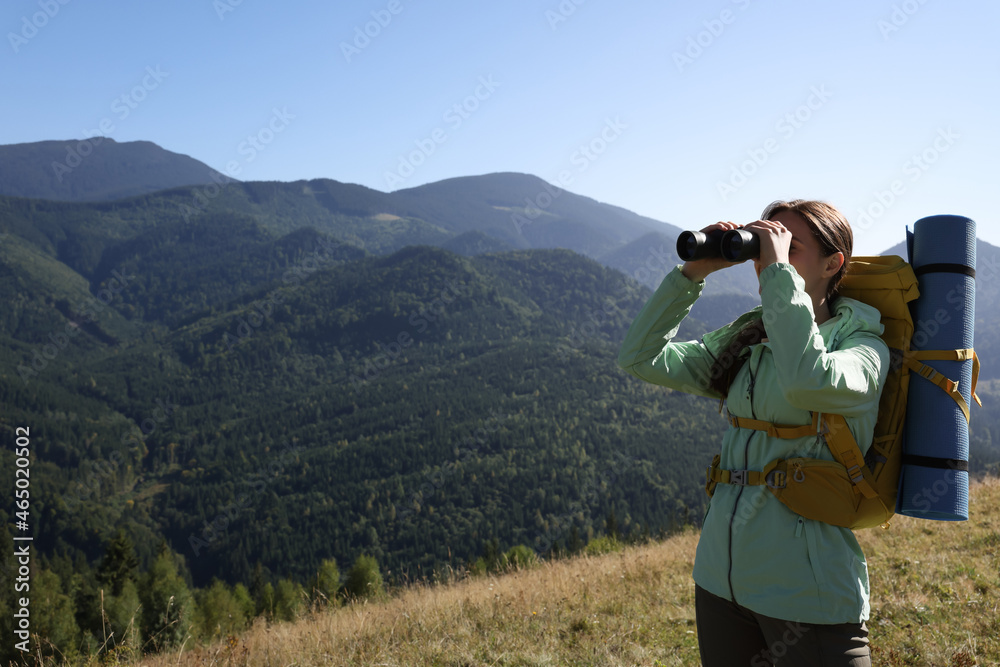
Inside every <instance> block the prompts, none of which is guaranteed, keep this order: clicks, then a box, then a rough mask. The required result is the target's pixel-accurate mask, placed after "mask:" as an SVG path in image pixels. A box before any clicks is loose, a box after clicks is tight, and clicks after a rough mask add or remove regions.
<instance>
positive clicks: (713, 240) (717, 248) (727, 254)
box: [677, 229, 760, 262]
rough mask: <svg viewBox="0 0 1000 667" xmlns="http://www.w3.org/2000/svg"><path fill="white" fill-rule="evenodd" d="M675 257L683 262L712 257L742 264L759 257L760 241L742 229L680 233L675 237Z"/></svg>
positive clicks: (754, 235)
mask: <svg viewBox="0 0 1000 667" xmlns="http://www.w3.org/2000/svg"><path fill="white" fill-rule="evenodd" d="M677 255H678V256H679V257H680V258H681V259H682V260H683V261H685V262H688V261H692V260H697V259H710V258H713V257H722V258H724V259H726V260H727V261H730V262H742V261H744V260H747V259H754V258H755V257H759V256H760V239H759V238H757V235H756V234H754V233H753V232H748V231H746V230H743V229H730V230H725V229H716V230H715V231H712V232H709V233H708V234H705V233H703V232H682V233H681V235H680V236H678V237H677Z"/></svg>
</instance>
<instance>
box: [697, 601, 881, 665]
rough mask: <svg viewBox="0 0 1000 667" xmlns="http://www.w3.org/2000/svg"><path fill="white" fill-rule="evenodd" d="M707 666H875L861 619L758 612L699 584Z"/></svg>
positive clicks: (701, 634)
mask: <svg viewBox="0 0 1000 667" xmlns="http://www.w3.org/2000/svg"><path fill="white" fill-rule="evenodd" d="M695 614H696V616H697V620H698V648H699V649H700V651H701V664H702V665H703V666H704V667H740V666H743V665H746V666H747V667H767V666H769V665H777V666H779V667H792V666H795V667H833V666H834V665H837V666H838V667H871V664H872V663H871V653H870V652H869V650H868V628H867V627H865V624H864V623H863V622H862V623H843V624H839V625H820V624H813V623H794V622H792V621H783V620H781V619H778V618H771V617H770V616H762V615H761V614H756V613H754V612H752V611H750V610H749V609H746V608H745V607H741V606H739V605H738V604H736V603H734V602H730V601H729V600H725V599H723V598H720V597H718V596H716V595H712V594H711V593H709V592H708V591H706V590H704V589H703V588H701V587H699V586H695Z"/></svg>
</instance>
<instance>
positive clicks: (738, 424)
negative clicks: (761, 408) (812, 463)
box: [726, 410, 825, 440]
mask: <svg viewBox="0 0 1000 667" xmlns="http://www.w3.org/2000/svg"><path fill="white" fill-rule="evenodd" d="M726 420H727V421H728V422H729V425H730V426H732V427H734V428H746V429H750V430H751V431H764V432H766V433H767V434H768V435H769V436H771V437H772V438H779V439H781V440H794V439H795V438H808V437H809V436H815V435H823V434H824V433H825V431H824V430H823V429H824V428H825V427H824V426H822V425H821V424H820V420H819V413H818V412H814V413H813V419H812V424H805V425H804V426H790V425H786V424H772V423H771V422H766V421H761V420H760V419H748V418H746V417H737V416H735V415H734V414H732V413H731V412H729V411H728V410H727V411H726Z"/></svg>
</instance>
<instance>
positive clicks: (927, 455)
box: [896, 215, 976, 521]
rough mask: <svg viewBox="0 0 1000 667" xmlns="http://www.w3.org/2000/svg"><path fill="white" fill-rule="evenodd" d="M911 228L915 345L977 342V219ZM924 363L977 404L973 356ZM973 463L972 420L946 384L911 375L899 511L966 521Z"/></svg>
mask: <svg viewBox="0 0 1000 667" xmlns="http://www.w3.org/2000/svg"><path fill="white" fill-rule="evenodd" d="M906 233H907V247H908V250H909V255H910V264H911V265H912V266H913V270H914V272H915V273H916V274H917V280H918V282H919V285H920V298H919V299H917V300H916V302H915V304H916V305H915V307H914V309H913V312H912V313H911V314H912V316H913V325H914V328H913V340H912V344H911V349H913V350H954V349H965V348H971V347H973V325H974V323H975V319H976V318H975V310H976V289H975V287H976V281H975V269H976V223H975V222H973V221H972V220H970V219H969V218H965V217H962V216H958V215H935V216H931V217H927V218H921V219H920V220H918V221H917V222H916V223H915V224H914V225H913V232H912V233H911V232H910V231H909V230H907V232H906ZM923 363H924V364H927V365H928V366H930V367H931V368H933V369H934V370H935V371H937V372H939V373H941V374H943V375H944V376H945V377H947V378H949V379H951V380H953V381H957V382H958V383H959V384H958V391H959V393H960V394H961V395H962V397H963V398H964V399H965V402H966V403H967V404H969V405H971V402H972V396H971V393H972V360H969V361H923ZM968 462H969V424H968V422H967V421H966V419H965V415H964V414H963V413H962V410H961V408H960V407H959V406H958V404H957V403H956V402H955V401H954V399H952V397H951V396H949V395H948V394H946V393H945V392H944V391H942V390H941V388H939V387H938V386H936V385H935V384H933V383H931V382H929V381H928V380H926V379H924V378H922V377H919V376H918V375H917V374H916V373H912V372H911V373H910V382H909V395H908V400H907V406H906V425H905V435H904V439H903V467H902V473H901V475H900V488H899V496H898V501H897V509H896V511H897V512H898V513H899V514H904V515H906V516H912V517H917V518H921V519H934V520H937V521H965V520H967V519H968V518H969V472H968V470H969V467H968V465H969V464H968Z"/></svg>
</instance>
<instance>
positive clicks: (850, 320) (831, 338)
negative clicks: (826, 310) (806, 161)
mask: <svg viewBox="0 0 1000 667" xmlns="http://www.w3.org/2000/svg"><path fill="white" fill-rule="evenodd" d="M833 312H834V318H831V319H830V320H828V321H829V322H831V323H832V324H833V326H832V327H831V330H830V331H829V332H827V331H823V329H824V327H823V326H822V325H820V331H822V332H823V333H824V338H825V339H826V342H827V345H828V346H829V347H830V348H831V349H833V348H836V343H837V341H840V340H843V339H844V338H847V337H848V336H850V335H851V334H854V333H857V332H858V331H866V332H869V333H873V334H875V335H876V336H881V335H882V332H883V331H884V329H885V327H884V326H882V314H881V313H880V312H879V311H878V309H877V308H875V307H874V306H869V305H868V304H867V303H864V302H862V301H858V300H857V299H850V298H848V297H846V296H841V297H837V300H836V301H834V302H833ZM834 319H835V320H836V322H834ZM823 324H826V322H824V323H823Z"/></svg>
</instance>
